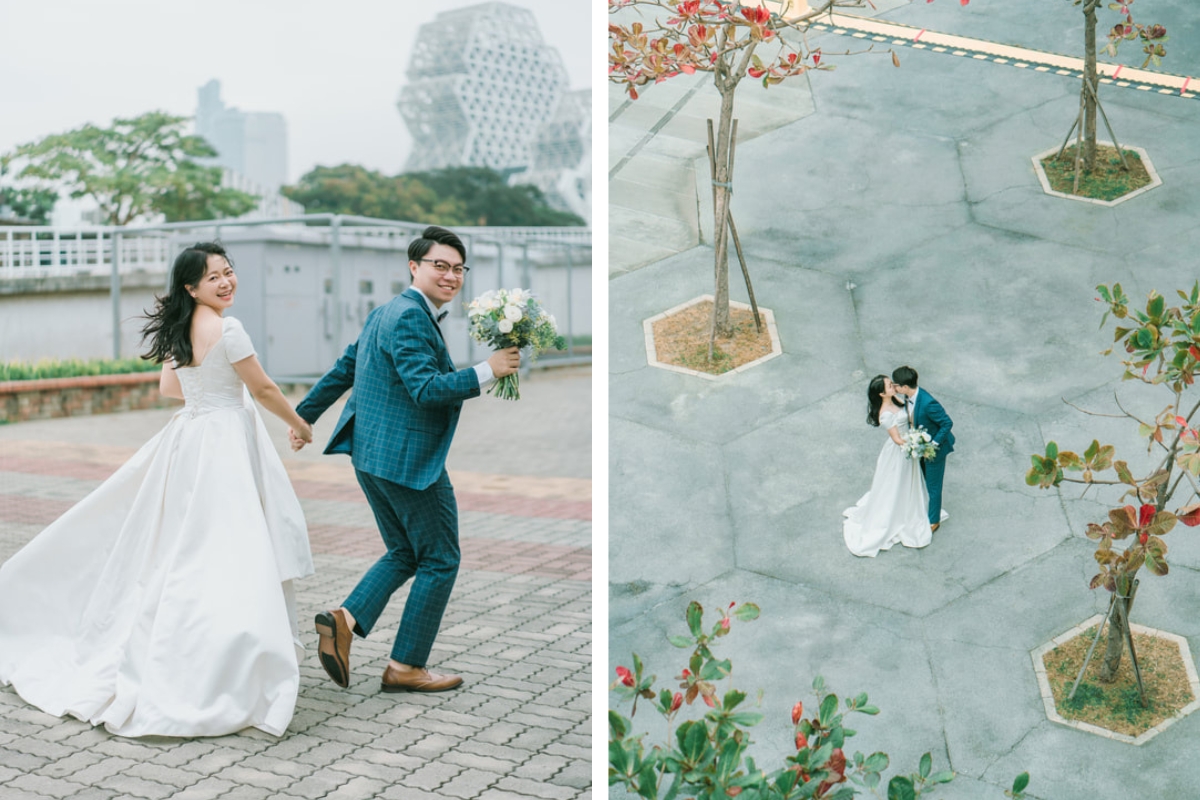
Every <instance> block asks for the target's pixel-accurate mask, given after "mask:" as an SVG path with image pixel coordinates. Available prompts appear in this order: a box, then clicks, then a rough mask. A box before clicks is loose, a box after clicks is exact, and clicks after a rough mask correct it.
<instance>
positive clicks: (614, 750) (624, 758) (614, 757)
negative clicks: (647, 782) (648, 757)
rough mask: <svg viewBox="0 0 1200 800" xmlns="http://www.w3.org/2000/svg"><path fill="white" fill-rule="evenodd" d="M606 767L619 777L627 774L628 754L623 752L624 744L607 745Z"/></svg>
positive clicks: (613, 742) (613, 743)
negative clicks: (610, 768)
mask: <svg viewBox="0 0 1200 800" xmlns="http://www.w3.org/2000/svg"><path fill="white" fill-rule="evenodd" d="M608 765H609V766H610V767H612V768H613V769H614V770H615V771H616V772H617V773H618V774H620V775H627V774H629V753H628V752H627V751H626V750H625V745H624V743H622V742H617V741H612V742H609V743H608Z"/></svg>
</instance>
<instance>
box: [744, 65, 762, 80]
mask: <svg viewBox="0 0 1200 800" xmlns="http://www.w3.org/2000/svg"><path fill="white" fill-rule="evenodd" d="M766 72H767V71H766V70H765V69H757V68H755V67H748V68H747V69H746V74H747V75H749V76H750V77H751V78H761V77H762V76H763V75H765V74H766Z"/></svg>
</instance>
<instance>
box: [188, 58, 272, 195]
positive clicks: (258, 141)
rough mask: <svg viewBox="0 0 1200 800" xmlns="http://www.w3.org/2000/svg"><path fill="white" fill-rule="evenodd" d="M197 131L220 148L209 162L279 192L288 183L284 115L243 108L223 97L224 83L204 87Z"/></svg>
mask: <svg viewBox="0 0 1200 800" xmlns="http://www.w3.org/2000/svg"><path fill="white" fill-rule="evenodd" d="M199 96H200V97H199V104H198V105H197V106H196V134H197V135H199V136H202V137H204V139H205V140H206V141H207V142H208V143H209V144H211V145H212V146H213V147H214V148H215V149H216V151H217V156H216V157H215V158H213V159H212V160H211V161H210V162H209V163H213V164H219V165H220V166H222V167H225V168H227V169H230V170H233V171H234V172H235V173H237V174H238V175H240V176H242V177H243V178H245V179H246V180H248V181H250V182H251V183H252V184H253V185H255V186H259V187H262V188H263V189H264V190H266V191H267V192H268V193H272V194H273V193H276V192H278V191H279V187H280V186H283V185H284V184H285V183H287V123H286V122H284V119H283V115H282V114H274V113H264V112H257V111H254V112H248V111H239V110H238V109H236V108H230V107H227V106H226V105H225V102H224V101H223V100H221V82H220V81H216V80H211V81H209V82H208V83H206V84H204V85H203V86H201V87H200V90H199Z"/></svg>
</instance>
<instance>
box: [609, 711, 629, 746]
mask: <svg viewBox="0 0 1200 800" xmlns="http://www.w3.org/2000/svg"><path fill="white" fill-rule="evenodd" d="M608 730H609V733H611V734H612V737H613V738H614V739H617V740H620V739H624V738H625V734H627V733H629V720H627V719H625V718H624V717H623V716H621V715H620V714H618V713H617V712H616V711H613V710H612V709H611V708H610V709H609V710H608Z"/></svg>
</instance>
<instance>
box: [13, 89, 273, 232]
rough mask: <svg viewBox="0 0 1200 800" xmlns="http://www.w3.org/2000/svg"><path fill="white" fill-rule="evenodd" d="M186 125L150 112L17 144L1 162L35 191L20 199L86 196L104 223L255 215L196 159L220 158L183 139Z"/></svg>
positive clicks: (247, 200)
mask: <svg viewBox="0 0 1200 800" xmlns="http://www.w3.org/2000/svg"><path fill="white" fill-rule="evenodd" d="M188 119H189V118H188V117H176V116H172V115H170V114H167V113H165V112H162V111H150V112H147V113H145V114H142V115H141V116H139V117H132V118H125V119H120V118H119V119H115V120H113V122H112V125H110V126H109V127H107V128H102V127H99V126H97V125H92V124H91V123H88V124H86V125H84V126H82V127H80V128H76V129H75V130H72V131H68V132H67V133H60V134H54V135H52V136H47V137H45V138H44V139H41V140H39V141H36V142H30V143H28V144H23V145H20V146H19V147H17V148H16V149H15V150H13V151H12V152H11V153H8V154H5V156H4V157H3V160H4V162H5V164H6V165H14V166H16V167H19V169H17V170H16V172H15V177H16V178H18V179H20V180H22V181H24V182H25V183H28V184H30V185H31V186H34V187H36V188H31V189H26V188H24V187H23V188H22V189H21V190H20V191H22V192H25V193H26V194H25V195H20V194H19V195H17V197H18V198H19V199H27V198H28V197H34V198H36V197H37V195H36V194H34V195H30V194H29V193H31V192H37V191H41V192H43V193H53V192H56V191H57V190H59V189H62V190H65V191H67V192H68V193H69V194H70V196H71V197H73V198H81V197H91V198H92V199H93V200H95V201H96V204H97V205H98V206H99V207H100V212H101V214H102V215H103V216H104V217H105V221H106V222H107V223H108V224H109V225H128V224H129V223H130V222H133V221H134V220H136V219H138V218H140V217H144V216H147V215H150V214H157V213H161V214H164V215H165V216H166V218H167V221H168V222H179V221H185V220H196V219H214V218H218V217H236V216H239V215H241V214H245V213H246V212H247V211H250V210H252V209H253V208H254V207H255V205H256V203H257V198H256V197H255V196H254V195H251V194H247V193H246V192H242V191H238V190H236V189H229V188H222V187H221V185H220V183H221V168H220V167H210V166H204V165H202V164H199V163H197V162H196V161H195V160H194V159H197V158H206V157H211V156H215V155H216V154H217V152H216V150H214V149H213V148H212V146H211V145H209V144H208V142H206V141H205V140H204V139H202V138H201V137H199V136H192V135H188V134H185V133H183V127H184V124H185V123H186V122H187V121H188ZM9 191H11V190H9ZM9 205H13V204H12V203H11V201H10V202H9ZM13 208H14V209H16V206H15V205H13Z"/></svg>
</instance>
